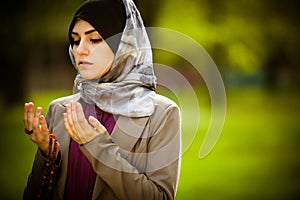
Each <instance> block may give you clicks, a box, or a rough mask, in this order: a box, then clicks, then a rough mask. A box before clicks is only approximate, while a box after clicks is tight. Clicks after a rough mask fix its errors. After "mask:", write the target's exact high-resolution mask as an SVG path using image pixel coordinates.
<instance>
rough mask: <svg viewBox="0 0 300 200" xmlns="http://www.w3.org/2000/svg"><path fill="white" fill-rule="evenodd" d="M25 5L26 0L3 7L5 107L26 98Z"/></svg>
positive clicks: (1, 80) (0, 82)
mask: <svg viewBox="0 0 300 200" xmlns="http://www.w3.org/2000/svg"><path fill="white" fill-rule="evenodd" d="M25 5H26V1H25V0H17V1H7V2H6V3H5V4H3V5H1V14H0V16H1V27H2V29H1V31H0V34H1V36H0V37H1V39H2V40H1V48H0V54H1V63H2V72H1V75H0V76H1V78H0V89H1V95H0V98H1V99H2V101H3V102H2V103H4V105H12V104H15V103H17V102H19V101H20V100H22V99H23V98H24V87H23V82H24V79H26V77H24V76H23V74H24V73H25V72H26V68H25V66H24V63H25V60H26V55H27V54H26V50H25V49H24V41H23V37H22V36H23V34H24V33H22V32H21V24H22V23H23V20H22V15H23V14H24V7H25Z"/></svg>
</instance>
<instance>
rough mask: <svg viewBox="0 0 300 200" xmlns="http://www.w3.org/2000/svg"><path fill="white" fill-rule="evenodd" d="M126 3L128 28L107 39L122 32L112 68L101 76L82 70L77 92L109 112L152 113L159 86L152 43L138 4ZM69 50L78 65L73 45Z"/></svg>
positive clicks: (129, 114) (111, 38) (115, 38)
mask: <svg viewBox="0 0 300 200" xmlns="http://www.w3.org/2000/svg"><path fill="white" fill-rule="evenodd" d="M123 3H124V6H125V10H126V24H125V28H124V31H123V32H122V33H119V35H118V34H117V35H114V36H112V37H109V38H108V39H106V42H107V43H110V42H113V41H115V40H117V39H118V38H120V36H121V40H120V44H119V46H118V50H117V51H116V53H115V59H114V62H113V65H112V68H111V70H110V71H109V72H108V73H107V74H106V75H104V76H103V77H101V78H100V79H98V80H85V79H83V78H82V77H81V76H80V74H79V73H78V74H77V76H76V78H75V81H74V92H76V93H80V95H81V97H82V99H83V100H84V101H85V102H87V103H89V104H96V105H97V106H98V107H99V108H100V109H101V110H103V111H105V112H109V113H112V114H116V115H123V116H128V117H145V116H150V115H151V114H152V113H153V111H154V103H153V98H154V95H155V88H156V77H155V75H154V71H153V62H152V50H151V45H150V41H149V38H148V35H147V33H146V29H145V27H144V24H143V21H142V18H141V15H140V13H139V11H138V10H137V8H136V6H135V4H134V3H133V1H132V0H123ZM99 12H101V11H99ZM100 34H101V33H100ZM69 53H70V57H71V60H72V63H73V65H74V66H75V68H76V69H77V67H76V64H75V62H74V57H73V53H72V47H71V46H70V49H69Z"/></svg>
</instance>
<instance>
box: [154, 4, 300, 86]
mask: <svg viewBox="0 0 300 200" xmlns="http://www.w3.org/2000/svg"><path fill="white" fill-rule="evenodd" d="M161 3H162V8H161V12H160V13H159V15H158V17H157V18H156V19H155V25H156V26H160V27H165V28H171V29H175V30H177V31H180V32H182V33H185V34H187V35H189V36H191V37H192V38H194V39H196V40H197V41H198V42H199V43H200V44H201V45H203V47H204V48H205V49H206V50H207V51H208V53H209V54H210V55H211V56H212V58H213V59H214V60H215V62H216V64H217V66H218V67H220V69H221V71H227V70H228V69H231V70H242V71H243V72H244V73H245V74H255V73H257V72H258V71H259V72H260V73H264V75H263V76H265V77H269V78H266V81H267V82H269V83H268V85H272V86H278V85H280V84H281V83H282V82H284V83H285V84H286V83H287V82H290V84H287V85H286V86H290V85H292V84H293V85H299V83H300V78H299V77H298V75H299V63H300V57H299V55H298V54H299V47H300V37H299V33H300V30H299V29H300V26H299V12H298V11H299V10H300V9H299V8H300V7H299V3H298V1H296V0H287V1H284V2H282V1H279V0H275V1H274V0H265V1H259V0H257V1H248V0H240V1H233V0H222V1H221V0H198V1H195V0H177V1H171V0H164V1H161ZM183 8H184V9H183ZM283 69H284V70H283ZM283 72H284V74H285V75H282V73H283ZM271 77H273V78H271ZM274 77H276V78H274ZM282 79H284V80H282ZM285 79H288V81H287V80H285Z"/></svg>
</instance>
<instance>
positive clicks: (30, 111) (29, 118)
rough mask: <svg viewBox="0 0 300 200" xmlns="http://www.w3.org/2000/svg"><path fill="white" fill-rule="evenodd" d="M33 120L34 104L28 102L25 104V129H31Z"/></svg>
mask: <svg viewBox="0 0 300 200" xmlns="http://www.w3.org/2000/svg"><path fill="white" fill-rule="evenodd" d="M33 122H34V104H33V103H32V102H29V103H28V104H27V127H26V128H27V129H28V130H32V129H33Z"/></svg>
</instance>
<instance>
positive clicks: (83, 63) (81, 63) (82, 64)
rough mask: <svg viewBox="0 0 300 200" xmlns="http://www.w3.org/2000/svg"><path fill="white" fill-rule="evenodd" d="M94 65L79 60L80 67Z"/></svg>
mask: <svg viewBox="0 0 300 200" xmlns="http://www.w3.org/2000/svg"><path fill="white" fill-rule="evenodd" d="M89 65H92V63H90V62H88V61H86V60H79V62H78V66H89Z"/></svg>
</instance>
